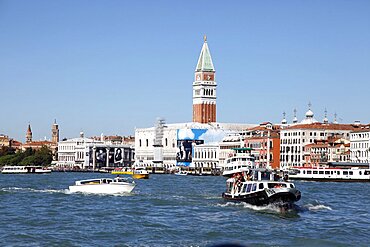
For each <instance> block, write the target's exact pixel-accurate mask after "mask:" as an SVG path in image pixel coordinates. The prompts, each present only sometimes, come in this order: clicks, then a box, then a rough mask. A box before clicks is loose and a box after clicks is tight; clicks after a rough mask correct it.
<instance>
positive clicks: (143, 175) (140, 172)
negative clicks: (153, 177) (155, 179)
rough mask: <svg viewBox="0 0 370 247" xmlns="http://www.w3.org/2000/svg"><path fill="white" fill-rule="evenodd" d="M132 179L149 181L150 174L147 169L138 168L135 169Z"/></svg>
mask: <svg viewBox="0 0 370 247" xmlns="http://www.w3.org/2000/svg"><path fill="white" fill-rule="evenodd" d="M132 177H133V178H135V179H148V178H149V172H148V171H147V170H146V169H145V167H136V168H135V169H134V172H133V174H132Z"/></svg>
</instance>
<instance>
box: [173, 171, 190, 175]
mask: <svg viewBox="0 0 370 247" xmlns="http://www.w3.org/2000/svg"><path fill="white" fill-rule="evenodd" d="M175 175H177V176H186V175H188V172H187V171H182V170H180V171H178V172H176V173H175Z"/></svg>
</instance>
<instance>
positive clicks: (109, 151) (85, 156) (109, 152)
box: [55, 132, 135, 169]
mask: <svg viewBox="0 0 370 247" xmlns="http://www.w3.org/2000/svg"><path fill="white" fill-rule="evenodd" d="M134 155H135V153H134V149H133V147H132V146H131V145H127V144H112V143H110V142H104V141H100V140H94V139H92V138H85V137H84V134H83V132H81V133H80V137H78V138H73V139H67V140H64V141H60V142H59V143H58V161H57V162H56V165H55V166H56V167H57V168H67V169H72V168H75V169H76V168H78V169H100V168H102V167H110V168H114V167H127V166H132V164H133V161H134Z"/></svg>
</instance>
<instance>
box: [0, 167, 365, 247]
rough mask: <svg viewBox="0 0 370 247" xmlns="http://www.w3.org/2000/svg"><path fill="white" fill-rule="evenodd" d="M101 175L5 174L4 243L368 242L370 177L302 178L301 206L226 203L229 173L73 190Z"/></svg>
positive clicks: (0, 180) (1, 201) (1, 202)
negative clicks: (113, 191) (130, 188)
mask: <svg viewBox="0 0 370 247" xmlns="http://www.w3.org/2000/svg"><path fill="white" fill-rule="evenodd" d="M96 177H114V176H113V175H109V174H108V175H107V174H100V173H52V174H45V175H0V222H1V226H0V246H213V245H218V244H225V243H236V244H240V245H242V246H370V236H369V233H370V193H369V183H319V182H296V186H297V188H298V189H300V190H301V192H302V199H301V200H300V201H299V202H298V203H297V209H295V210H292V211H289V212H280V211H279V210H278V209H276V208H274V207H271V206H268V207H256V206H250V205H248V204H244V203H231V202H225V201H224V200H223V199H222V198H221V193H222V192H223V190H224V188H225V178H223V177H195V176H175V175H151V177H150V179H149V180H138V181H137V187H136V188H135V190H134V193H132V194H128V195H119V196H112V195H89V194H78V193H77V194H71V193H69V191H68V186H69V185H72V184H73V183H74V181H75V180H80V179H88V178H96Z"/></svg>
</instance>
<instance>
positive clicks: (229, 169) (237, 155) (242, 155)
mask: <svg viewBox="0 0 370 247" xmlns="http://www.w3.org/2000/svg"><path fill="white" fill-rule="evenodd" d="M251 151H252V149H251V148H233V153H231V154H230V156H229V157H228V158H227V159H226V160H225V163H226V165H225V168H224V171H223V173H222V176H224V177H232V176H233V175H234V174H235V173H240V172H245V171H249V170H250V169H255V168H256V166H255V163H254V161H255V157H254V156H253V155H252V154H251Z"/></svg>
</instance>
